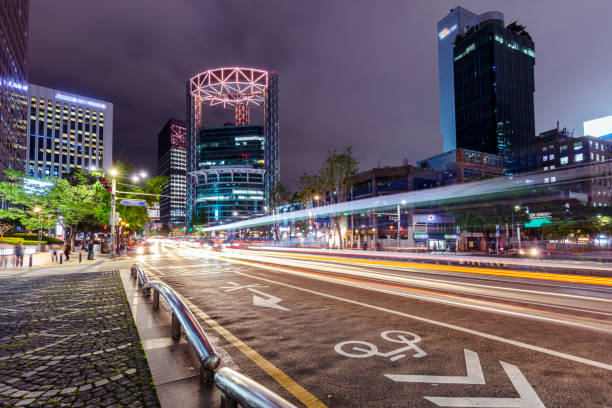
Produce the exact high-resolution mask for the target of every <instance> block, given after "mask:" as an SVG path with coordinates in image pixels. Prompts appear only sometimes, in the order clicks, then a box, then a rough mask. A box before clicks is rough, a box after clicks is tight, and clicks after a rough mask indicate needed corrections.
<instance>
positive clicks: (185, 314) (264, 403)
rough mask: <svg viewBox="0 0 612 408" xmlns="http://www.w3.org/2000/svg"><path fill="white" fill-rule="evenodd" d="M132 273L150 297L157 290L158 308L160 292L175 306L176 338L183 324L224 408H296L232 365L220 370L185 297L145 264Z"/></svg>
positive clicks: (204, 379)
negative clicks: (151, 275) (153, 275)
mask: <svg viewBox="0 0 612 408" xmlns="http://www.w3.org/2000/svg"><path fill="white" fill-rule="evenodd" d="M131 272H132V279H137V280H138V287H141V288H142V293H143V295H144V296H145V297H149V296H150V290H151V289H153V309H154V310H159V295H160V294H161V295H162V296H163V297H164V299H166V302H168V304H169V305H170V308H171V309H172V329H171V336H172V338H173V339H174V340H175V341H178V340H179V339H180V336H181V327H183V329H184V331H185V336H186V337H187V340H188V341H189V343H190V344H191V346H192V347H193V349H194V351H195V353H196V355H197V357H198V360H199V361H200V381H201V382H202V383H204V382H207V381H210V380H214V383H215V386H216V387H217V388H219V390H221V407H222V408H226V407H227V408H231V407H236V406H237V404H238V405H240V406H241V407H243V408H296V407H295V405H293V404H291V403H290V402H288V401H286V400H285V399H283V398H281V397H279V396H278V395H276V394H275V393H274V392H272V391H270V390H269V389H267V388H266V387H264V386H263V385H261V384H259V383H257V382H255V381H253V380H251V379H250V378H248V377H246V376H244V375H242V374H240V373H238V372H236V371H234V370H232V369H230V368H227V367H223V368H221V369H219V370H218V371H217V368H218V367H219V364H220V363H221V359H220V358H219V356H218V355H217V353H215V350H214V349H213V347H212V345H211V344H210V342H209V341H208V338H207V337H206V334H205V333H204V330H202V327H201V326H200V324H199V323H198V321H197V320H196V318H195V317H194V316H193V313H191V310H189V308H188V307H187V305H185V303H184V302H183V300H182V299H181V297H180V296H179V295H178V294H177V293H176V292H175V291H174V290H172V288H171V287H170V286H168V285H166V284H165V283H163V282H156V281H154V282H152V281H149V278H148V277H147V274H146V273H145V271H144V269H143V268H142V266H140V265H138V264H134V265H132V267H131Z"/></svg>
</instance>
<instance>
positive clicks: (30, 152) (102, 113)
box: [26, 85, 113, 177]
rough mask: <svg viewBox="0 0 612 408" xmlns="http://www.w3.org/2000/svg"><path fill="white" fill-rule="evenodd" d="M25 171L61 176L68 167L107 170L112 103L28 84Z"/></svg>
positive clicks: (109, 155)
mask: <svg viewBox="0 0 612 408" xmlns="http://www.w3.org/2000/svg"><path fill="white" fill-rule="evenodd" d="M28 101H29V115H28V124H27V134H28V137H27V156H26V162H27V165H26V173H27V174H28V175H29V176H32V177H46V176H51V177H63V175H64V173H66V172H68V171H70V169H71V168H84V169H92V168H95V169H106V170H108V169H110V168H111V167H112V163H113V104H112V103H110V102H104V101H100V100H97V99H91V98H85V97H82V96H78V95H74V94H71V93H67V92H64V91H59V90H56V89H50V88H45V87H43V86H38V85H30V86H29V89H28Z"/></svg>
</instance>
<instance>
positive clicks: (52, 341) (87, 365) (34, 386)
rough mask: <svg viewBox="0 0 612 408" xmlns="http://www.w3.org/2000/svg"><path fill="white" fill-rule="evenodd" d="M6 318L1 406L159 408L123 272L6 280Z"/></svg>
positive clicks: (2, 284)
mask: <svg viewBox="0 0 612 408" xmlns="http://www.w3.org/2000/svg"><path fill="white" fill-rule="evenodd" d="M0 314H1V315H2V319H1V320H0V406H11V407H13V406H15V407H19V406H27V407H42V406H73V407H84V406H87V407H90V406H104V407H107V406H111V407H119V406H126V407H158V406H159V402H158V399H157V394H156V391H155V386H154V385H153V380H152V378H151V374H150V371H149V368H148V365H147V361H146V357H145V355H144V352H143V350H142V346H141V343H140V339H139V337H138V332H137V330H136V327H135V325H134V320H133V318H132V314H131V311H130V307H129V305H128V303H127V300H126V296H125V292H124V290H123V287H122V284H121V280H120V277H119V273H118V272H117V271H112V272H92V273H72V274H65V275H53V276H45V277H42V278H36V279H33V278H29V279H23V278H17V279H15V278H11V279H0Z"/></svg>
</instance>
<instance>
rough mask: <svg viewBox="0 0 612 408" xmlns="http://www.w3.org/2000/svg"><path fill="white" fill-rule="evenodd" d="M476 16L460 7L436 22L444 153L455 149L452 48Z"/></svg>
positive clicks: (441, 129)
mask: <svg viewBox="0 0 612 408" xmlns="http://www.w3.org/2000/svg"><path fill="white" fill-rule="evenodd" d="M475 17H476V14H474V13H472V12H471V11H468V10H466V9H464V8H462V7H455V8H454V9H451V11H450V13H449V14H448V15H447V16H446V17H444V18H443V19H442V20H440V21H439V22H438V78H439V82H440V132H441V133H442V148H443V151H444V152H448V151H451V150H455V149H456V147H457V146H456V142H455V78H454V74H453V47H454V42H455V38H456V37H457V35H458V34H463V33H465V29H466V26H467V25H468V23H469V22H470V21H471V20H472V19H473V18H475Z"/></svg>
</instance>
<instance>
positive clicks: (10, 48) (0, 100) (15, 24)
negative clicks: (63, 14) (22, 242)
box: [0, 0, 30, 205]
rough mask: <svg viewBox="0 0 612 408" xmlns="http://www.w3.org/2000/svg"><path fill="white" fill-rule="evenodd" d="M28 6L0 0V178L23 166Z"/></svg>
mask: <svg viewBox="0 0 612 408" xmlns="http://www.w3.org/2000/svg"><path fill="white" fill-rule="evenodd" d="M29 8H30V2H29V1H28V0H10V1H1V2H0V39H1V46H0V117H1V118H2V120H0V179H2V177H3V176H4V174H3V173H1V172H2V171H3V170H6V169H16V170H20V171H23V170H24V168H25V157H26V149H25V145H26V122H27V117H28V102H27V94H28V70H27V56H28V16H29ZM3 205H4V204H3Z"/></svg>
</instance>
